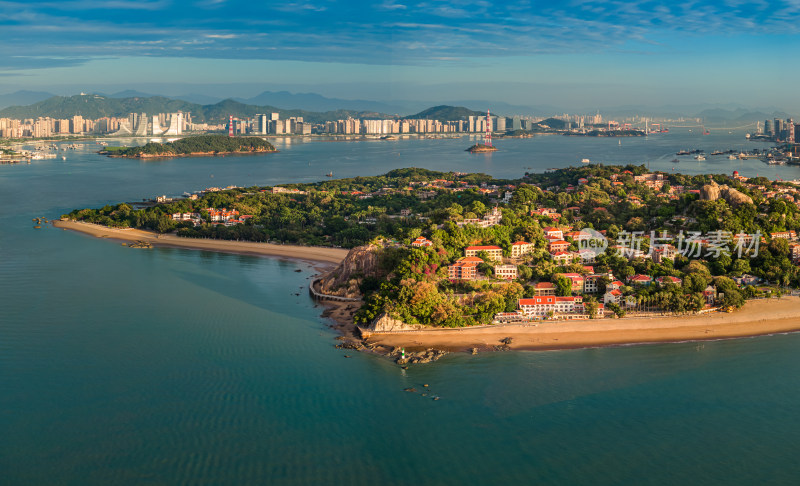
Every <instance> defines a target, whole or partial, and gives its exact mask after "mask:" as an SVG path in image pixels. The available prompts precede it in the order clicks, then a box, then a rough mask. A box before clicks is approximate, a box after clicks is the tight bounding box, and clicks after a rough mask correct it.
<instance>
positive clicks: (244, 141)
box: [110, 135, 276, 157]
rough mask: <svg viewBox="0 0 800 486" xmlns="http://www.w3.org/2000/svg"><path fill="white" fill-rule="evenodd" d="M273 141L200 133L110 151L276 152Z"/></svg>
mask: <svg viewBox="0 0 800 486" xmlns="http://www.w3.org/2000/svg"><path fill="white" fill-rule="evenodd" d="M275 151H276V150H275V147H273V146H272V144H271V143H269V142H267V141H264V140H262V139H261V138H259V137H227V136H225V135H200V136H196V137H187V138H182V139H180V140H176V141H174V142H168V143H157V142H150V143H147V144H145V145H142V146H141V147H126V148H121V149H119V150H115V151H113V153H110V155H112V156H117V157H174V156H179V155H190V154H200V153H204V154H220V153H223V154H224V153H262V152H275Z"/></svg>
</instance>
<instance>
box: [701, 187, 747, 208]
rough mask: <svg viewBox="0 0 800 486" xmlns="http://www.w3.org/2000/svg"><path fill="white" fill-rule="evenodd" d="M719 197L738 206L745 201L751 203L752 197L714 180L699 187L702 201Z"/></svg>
mask: <svg viewBox="0 0 800 486" xmlns="http://www.w3.org/2000/svg"><path fill="white" fill-rule="evenodd" d="M720 197H721V198H723V199H725V201H727V202H728V204H730V205H731V206H739V205H741V204H745V203H749V204H753V199H752V198H751V197H750V196H748V195H746V194H743V193H741V192H740V191H738V190H737V189H734V188H732V187H728V186H726V185H722V186H720V185H719V184H717V183H716V182H714V181H711V184H706V185H704V186H703V187H702V188H700V199H702V200H704V201H716V200H717V199H719V198H720Z"/></svg>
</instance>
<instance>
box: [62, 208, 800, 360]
mask: <svg viewBox="0 0 800 486" xmlns="http://www.w3.org/2000/svg"><path fill="white" fill-rule="evenodd" d="M53 225H54V226H56V227H58V228H64V229H69V230H73V231H78V232H81V233H85V234H88V235H91V236H94V237H97V238H109V239H114V240H120V241H126V242H136V241H145V242H148V243H150V244H152V245H153V246H167V247H175V248H188V249H194V250H206V251H218V252H226V253H238V254H247V255H258V256H269V257H278V258H287V259H295V260H304V261H310V262H314V263H316V264H318V267H317V268H318V271H320V272H322V271H324V270H325V269H326V268H323V267H327V268H330V267H331V266H333V265H335V264H338V263H339V262H341V261H342V260H343V259H344V257H345V256H346V255H347V250H344V249H341V248H322V247H306V246H294V245H274V244H269V243H255V242H247V241H226V240H208V239H194V238H180V237H178V236H175V235H161V234H157V233H154V232H150V231H144V230H138V229H116V228H108V227H105V226H101V225H96V224H91V223H84V222H78V221H60V220H56V221H53ZM319 264H322V266H319ZM325 305H326V307H327V308H328V310H327V311H326V312H325V313H324V314H323V315H324V316H325V317H329V318H331V319H332V320H334V321H335V322H336V323H337V324H336V325H334V326H333V327H334V328H336V329H337V330H339V332H341V333H342V334H343V336H345V337H346V338H349V339H355V335H354V331H355V326H354V324H353V321H352V316H353V313H354V312H355V311H356V310H357V307H358V306H357V305H354V304H352V303H334V302H326V303H325ZM795 331H800V297H783V298H781V299H764V300H756V301H750V302H748V303H747V304H746V305H745V306H744V307H743V308H742V309H740V310H738V311H735V312H733V313H730V314H728V313H722V312H714V313H709V314H705V315H701V316H680V317H661V318H623V319H599V320H586V321H556V322H540V323H536V324H527V325H520V324H511V325H497V326H487V327H480V328H463V329H429V330H423V331H406V332H398V333H380V334H372V335H371V336H370V337H369V338H368V339H366V340H365V341H366V343H368V344H372V345H375V346H377V347H386V348H389V349H391V348H393V347H405V348H407V349H409V350H420V349H427V348H436V349H446V350H450V351H464V350H469V349H472V348H478V349H479V350H491V349H494V348H495V346H497V345H499V344H500V340H501V339H504V338H506V337H511V338H512V342H511V344H510V346H509V347H510V348H511V349H521V350H548V349H569V348H582V347H595V346H613V345H621V344H644V343H658V342H677V341H700V340H710V339H728V338H737V337H748V336H759V335H765V334H775V333H785V332H795Z"/></svg>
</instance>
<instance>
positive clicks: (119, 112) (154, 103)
mask: <svg viewBox="0 0 800 486" xmlns="http://www.w3.org/2000/svg"><path fill="white" fill-rule="evenodd" d="M176 111H183V112H189V113H191V115H192V120H193V121H194V122H196V123H225V122H227V121H228V117H229V116H233V117H234V118H251V117H253V116H255V115H256V114H258V113H279V114H280V117H281V118H282V119H286V118H289V117H292V116H302V117H303V120H304V121H306V122H309V123H324V122H326V121H331V120H341V119H347V118H349V117H352V118H396V116H394V115H386V114H383V113H375V112H364V111H354V110H336V111H328V112H314V111H305V110H284V109H280V108H276V107H274V106H256V105H246V104H244V103H240V102H238V101H234V100H230V99H228V100H223V101H220V102H219V103H215V104H212V105H199V104H196V103H189V102H187V101H181V100H174V99H171V98H165V97H163V96H151V97H132V98H109V97H106V96H100V95H94V94H90V95H75V96H54V97H52V98H48V99H46V100H44V101H40V102H38V103H34V104H32V105H28V106H9V107H8V108H5V109H3V110H0V118H15V119H20V120H22V119H26V118H38V117H51V118H62V119H63V118H71V117H73V116H75V115H80V116H82V117H84V118H88V119H93V120H96V119H98V118H103V117H107V116H108V117H111V116H113V117H118V118H122V117H126V116H128V114H129V113H147V114H148V115H155V114H158V113H173V112H176Z"/></svg>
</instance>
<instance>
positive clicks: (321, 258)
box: [52, 219, 348, 267]
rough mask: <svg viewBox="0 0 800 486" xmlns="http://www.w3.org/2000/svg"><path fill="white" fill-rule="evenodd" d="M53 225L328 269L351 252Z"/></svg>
mask: <svg viewBox="0 0 800 486" xmlns="http://www.w3.org/2000/svg"><path fill="white" fill-rule="evenodd" d="M52 223H53V226H55V227H56V228H62V229H65V230H71V231H76V232H78V233H83V234H87V235H90V236H94V237H95V238H108V239H112V240H119V241H124V242H128V243H135V242H137V241H144V242H147V243H150V244H151V245H153V246H163V247H171V248H185V249H189V250H205V251H216V252H223V253H235V254H239V255H255V256H269V257H279V258H286V259H291V260H303V261H309V262H314V263H317V264H324V265H325V266H326V267H327V266H333V265H337V264H339V262H341V261H342V260H344V257H345V256H347V253H348V250H345V249H344V248H325V247H318V246H299V245H276V244H272V243H258V242H253V241H232V240H212V239H199V238H182V237H179V236H175V235H171V234H163V235H162V234H158V233H154V232H152V231H146V230H140V229H133V228H125V229H122V228H109V227H107V226H102V225H99V224H94V223H85V222H82V221H71V220H60V219H56V220H53V221H52Z"/></svg>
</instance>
